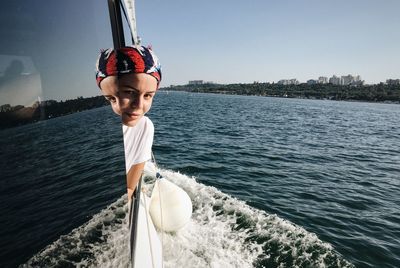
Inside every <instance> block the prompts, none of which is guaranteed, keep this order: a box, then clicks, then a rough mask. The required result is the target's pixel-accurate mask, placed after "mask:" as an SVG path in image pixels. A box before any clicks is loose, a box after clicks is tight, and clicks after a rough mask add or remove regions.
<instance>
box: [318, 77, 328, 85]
mask: <svg viewBox="0 0 400 268" xmlns="http://www.w3.org/2000/svg"><path fill="white" fill-rule="evenodd" d="M318 83H319V84H327V83H328V77H326V76H320V77H318Z"/></svg>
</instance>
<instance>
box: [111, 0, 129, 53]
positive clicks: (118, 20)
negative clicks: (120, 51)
mask: <svg viewBox="0 0 400 268" xmlns="http://www.w3.org/2000/svg"><path fill="white" fill-rule="evenodd" d="M108 11H109V13H110V22H111V32H112V36H113V42H114V48H121V47H124V46H125V38H124V28H123V26H122V17H121V1H120V0H108Z"/></svg>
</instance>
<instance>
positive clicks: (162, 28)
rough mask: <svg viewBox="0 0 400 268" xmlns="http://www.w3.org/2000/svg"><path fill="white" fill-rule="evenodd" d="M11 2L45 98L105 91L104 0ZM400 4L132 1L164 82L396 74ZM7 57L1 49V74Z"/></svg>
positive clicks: (107, 41)
mask: <svg viewBox="0 0 400 268" xmlns="http://www.w3.org/2000/svg"><path fill="white" fill-rule="evenodd" d="M9 2H10V1H9ZM12 2H13V1H11V3H5V5H3V13H2V12H0V13H2V14H1V15H2V16H3V20H6V19H4V16H5V15H7V13H9V14H13V12H14V13H15V12H17V13H18V12H19V13H20V14H22V15H21V16H20V17H21V18H22V21H23V23H22V26H21V23H17V22H15V23H12V24H11V25H9V27H8V28H6V27H3V29H2V30H1V31H2V32H1V34H2V35H4V33H6V37H8V36H9V35H10V33H9V32H7V31H6V29H8V31H10V30H9V29H10V28H11V29H13V28H14V27H15V29H16V31H17V32H18V31H19V32H21V31H27V32H28V33H31V34H32V36H37V37H38V38H37V39H35V41H34V42H31V43H29V42H25V43H23V44H27V46H30V47H33V48H35V49H36V50H35V52H34V53H36V54H35V55H36V57H33V59H32V62H33V63H34V65H35V66H36V67H37V68H38V69H39V72H40V73H41V77H42V86H43V92H42V94H43V98H44V99H66V98H75V97H77V96H94V95H97V94H99V91H98V89H97V88H96V86H95V83H94V64H95V60H96V57H97V53H98V51H99V49H100V48H102V47H103V48H105V47H110V46H112V43H111V37H110V26H109V17H108V10H107V1H106V0H93V1H78V0H72V1H62V2H59V1H45V2H48V3H47V4H45V5H38V4H36V2H35V1H33V0H29V1H28V0H27V1H25V2H24V3H12ZM55 2H57V3H55ZM7 5H10V7H9V9H7ZM18 5H19V6H18ZM21 5H22V7H21ZM21 10H22V11H21ZM24 10H25V11H24ZM399 10H400V1H397V0H385V1H378V0H376V1H371V0H347V1H344V0H335V1H327V0H325V1H322V0H291V1H288V0H276V1H267V0H264V1H261V0H260V1H252V0H249V1H227V0H219V1H218V0H214V1H212V0H202V1H184V0H168V1H165V0H163V1H162V0H153V1H148V0H137V1H136V16H137V28H138V33H139V35H140V36H141V38H142V41H143V44H152V46H153V48H154V51H155V52H156V53H157V55H158V56H159V58H160V60H161V63H162V65H163V74H164V76H163V78H164V80H163V82H162V86H169V85H171V84H173V85H178V84H185V83H187V82H188V81H189V80H197V79H201V80H206V81H214V82H217V83H252V82H253V81H259V82H273V81H275V82H276V81H278V80H280V79H289V78H297V79H298V80H300V82H305V81H306V80H308V79H315V78H318V76H327V77H330V76H332V75H333V74H336V75H338V76H341V75H347V74H353V75H361V78H362V79H364V80H365V81H366V83H378V82H381V81H385V80H386V79H388V78H400V51H399V47H400V34H399V29H400V16H399V14H398V12H399ZM32 12H33V14H34V15H33V18H32V15H31V13H32ZM20 17H18V16H17V17H16V16H11V15H9V16H8V19H11V20H14V21H15V20H16V18H17V19H18V20H20ZM31 22H33V24H34V25H35V26H30V25H31V24H32V23H31ZM21 29H22V30H21ZM7 34H8V36H7ZM24 36H27V35H26V34H25V35H24ZM8 39H10V38H8ZM11 39H12V38H11ZM14 40H16V41H18V40H19V39H14ZM2 42H3V41H2ZM18 42H19V41H18ZM20 43H21V42H19V45H18V46H17V47H18V48H19V51H20V50H23V51H25V49H24V48H20V47H21V45H20ZM12 47H13V45H9V47H7V45H1V51H0V56H1V55H8V56H9V55H18V54H19V52H18V51H17V52H15V51H13V49H12ZM7 50H9V51H10V52H7ZM14 50H16V49H14ZM25 54H26V53H25ZM28 55H29V53H28ZM37 55H40V57H38V56H37ZM8 58H9V57H6V58H5V57H3V58H1V57H0V59H1V60H2V62H1V63H0V72H3V73H4V70H5V68H6V67H7V65H9V62H8V60H5V59H8ZM38 58H39V59H38ZM25 65H27V66H28V65H31V63H29V64H28V61H27V62H26V64H25ZM0 94H1V89H0ZM1 102H2V103H3V102H4V101H3V100H2V101H1Z"/></svg>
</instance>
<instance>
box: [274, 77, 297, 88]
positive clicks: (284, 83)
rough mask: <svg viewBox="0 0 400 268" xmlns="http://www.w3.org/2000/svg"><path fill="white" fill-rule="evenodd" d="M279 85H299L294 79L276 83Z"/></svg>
mask: <svg viewBox="0 0 400 268" xmlns="http://www.w3.org/2000/svg"><path fill="white" fill-rule="evenodd" d="M278 84H279V85H285V86H287V85H298V84H299V80H297V79H296V78H293V79H282V80H279V81H278Z"/></svg>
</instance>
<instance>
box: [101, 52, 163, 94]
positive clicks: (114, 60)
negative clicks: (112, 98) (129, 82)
mask: <svg viewBox="0 0 400 268" xmlns="http://www.w3.org/2000/svg"><path fill="white" fill-rule="evenodd" d="M131 73H146V74H149V75H151V76H153V77H154V78H155V79H157V85H159V84H160V82H161V64H160V62H159V61H158V58H157V56H156V55H155V54H154V52H153V51H152V50H151V49H150V48H147V47H143V46H138V47H123V48H119V49H112V48H110V49H107V50H102V51H101V52H100V55H99V58H98V60H97V64H96V81H97V85H98V86H99V87H100V83H101V81H102V80H103V79H104V78H106V77H108V76H121V75H123V74H131Z"/></svg>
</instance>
